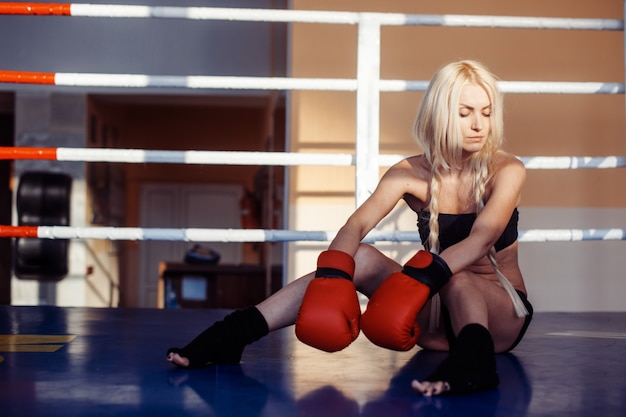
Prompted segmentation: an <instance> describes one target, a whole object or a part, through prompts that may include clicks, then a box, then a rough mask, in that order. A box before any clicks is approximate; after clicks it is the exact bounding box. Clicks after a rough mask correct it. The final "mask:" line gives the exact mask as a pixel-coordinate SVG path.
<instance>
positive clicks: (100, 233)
mask: <svg viewBox="0 0 626 417" xmlns="http://www.w3.org/2000/svg"><path fill="white" fill-rule="evenodd" d="M335 235H336V232H330V231H294V230H263V229H201V228H183V229H172V228H138V227H69V226H38V227H37V237H38V238H41V239H102V240H161V241H185V242H294V241H317V242H329V241H331V240H332V239H333V238H334V237H335ZM589 240H594V241H595V240H626V229H531V230H521V231H520V232H519V241H520V242H577V241H589ZM363 242H366V243H373V242H421V239H420V236H419V233H418V232H417V231H411V232H402V231H392V232H387V231H377V230H374V231H372V232H370V233H369V234H368V235H367V236H366V237H365V238H364V239H363Z"/></svg>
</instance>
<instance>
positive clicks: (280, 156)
mask: <svg viewBox="0 0 626 417" xmlns="http://www.w3.org/2000/svg"><path fill="white" fill-rule="evenodd" d="M44 151H45V152H44ZM55 151H56V152H55ZM42 154H45V155H46V156H45V157H43V156H42ZM407 156H408V155H400V154H381V155H378V164H379V166H391V165H393V164H395V163H397V162H399V161H400V160H402V159H404V158H406V157H407ZM518 158H519V159H520V160H521V161H522V162H523V163H524V165H525V166H526V168H527V169H588V168H595V169H609V168H624V167H626V157H623V156H603V157H595V156H522V157H518ZM0 159H49V160H56V161H64V162H109V163H115V162H118V163H129V164H144V163H161V164H189V165H199V164H203V165H249V166H298V165H317V166H354V165H355V164H356V155H354V154H342V153H334V154H331V153H302V152H257V151H252V152H248V151H172V150H146V149H118V148H3V149H1V148H0Z"/></svg>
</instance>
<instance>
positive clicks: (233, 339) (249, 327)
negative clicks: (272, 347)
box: [167, 307, 269, 368]
mask: <svg viewBox="0 0 626 417" xmlns="http://www.w3.org/2000/svg"><path fill="white" fill-rule="evenodd" d="M268 333H269V329H268V327H267V322H266V321H265V318H264V317H263V315H262V314H261V312H260V311H259V310H257V308H256V307H250V308H248V309H245V310H237V311H235V312H233V313H231V314H229V315H227V316H226V317H224V319H223V320H222V321H218V322H215V323H214V324H213V325H212V326H211V327H209V328H208V329H206V330H205V331H203V332H202V333H200V334H199V335H198V336H197V337H196V338H195V339H193V340H192V341H191V343H189V344H188V345H187V346H185V347H184V348H170V349H168V351H167V355H168V356H169V354H170V353H178V354H179V355H180V356H182V357H185V358H187V359H189V368H199V367H203V366H206V365H208V364H237V363H239V362H240V361H241V355H242V354H243V349H244V348H245V347H246V345H249V344H250V343H252V342H255V341H257V340H259V339H260V338H262V337H263V336H265V335H266V334H268Z"/></svg>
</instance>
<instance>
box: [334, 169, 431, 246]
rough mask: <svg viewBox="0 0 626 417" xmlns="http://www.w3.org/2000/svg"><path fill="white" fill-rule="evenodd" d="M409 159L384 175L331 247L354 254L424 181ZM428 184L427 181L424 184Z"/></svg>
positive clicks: (349, 219) (340, 230)
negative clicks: (419, 178) (420, 179)
mask: <svg viewBox="0 0 626 417" xmlns="http://www.w3.org/2000/svg"><path fill="white" fill-rule="evenodd" d="M416 182H419V180H418V179H417V177H416V175H415V173H414V169H413V167H412V165H411V163H410V162H409V161H408V160H406V159H405V160H402V161H400V162H399V163H397V164H395V165H394V166H392V167H391V168H389V170H387V172H386V173H385V174H384V175H383V177H382V178H381V180H380V182H379V183H378V186H377V187H376V189H375V190H374V192H373V193H372V195H371V196H370V197H369V198H368V199H367V200H366V201H365V202H364V203H363V204H362V205H361V206H360V207H358V208H357V209H356V211H355V212H354V213H353V214H352V215H351V216H350V217H349V218H348V220H347V221H346V223H345V224H344V225H343V226H342V227H341V229H339V232H338V233H337V236H336V237H335V238H334V239H333V241H332V242H331V244H330V246H329V249H334V250H340V251H343V252H346V253H349V254H350V255H354V254H355V253H356V250H357V248H358V246H359V243H360V242H361V240H362V239H363V238H364V237H365V236H366V235H367V234H368V233H369V232H370V231H371V230H372V229H373V228H374V227H376V225H377V224H378V223H379V222H380V221H381V220H382V219H383V218H384V217H385V216H387V215H388V214H389V213H390V212H391V210H392V209H393V208H394V207H395V206H396V204H397V203H398V201H400V200H401V199H402V197H403V196H404V194H406V193H408V192H412V193H415V191H414V190H415V188H416V186H417V187H419V185H420V184H416ZM424 185H425V183H424Z"/></svg>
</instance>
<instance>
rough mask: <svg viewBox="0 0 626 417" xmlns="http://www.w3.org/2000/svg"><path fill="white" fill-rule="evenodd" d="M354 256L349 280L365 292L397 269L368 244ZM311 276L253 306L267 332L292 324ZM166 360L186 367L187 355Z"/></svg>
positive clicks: (289, 285)
mask: <svg viewBox="0 0 626 417" xmlns="http://www.w3.org/2000/svg"><path fill="white" fill-rule="evenodd" d="M354 259H355V264H356V268H355V274H354V280H353V281H354V284H355V286H356V288H357V289H358V290H359V291H361V292H363V293H364V294H366V295H370V294H371V293H372V292H373V291H374V290H375V289H376V288H377V287H378V285H380V282H382V280H384V278H385V277H386V276H388V275H389V274H390V273H391V272H393V271H394V270H399V269H400V265H398V264H397V263H396V262H395V261H393V260H391V259H389V258H387V257H386V256H385V255H383V254H382V253H381V252H380V251H378V250H377V249H375V248H373V247H371V246H369V245H361V246H360V247H359V249H358V250H357V253H356V254H355V256H354ZM314 276H315V274H314V273H309V274H307V275H304V276H303V277H301V278H298V279H297V280H295V281H293V282H291V283H289V284H288V285H286V286H285V287H283V288H281V289H280V290H279V291H277V292H276V293H274V294H272V295H271V296H269V297H268V298H267V299H265V300H264V301H262V302H261V303H259V304H258V305H257V306H256V308H257V309H258V311H259V312H260V313H261V315H262V316H263V318H264V319H265V321H266V322H267V327H268V329H269V331H270V332H271V331H273V330H277V329H281V328H283V327H286V326H290V325H292V324H294V323H295V321H296V318H297V316H298V311H299V309H300V305H301V304H302V299H303V297H304V293H305V291H306V289H307V287H308V285H309V282H311V280H312V279H313V278H314ZM167 359H168V361H170V362H172V363H174V364H176V365H178V366H182V367H187V366H189V360H188V358H186V357H183V356H181V355H180V354H179V353H176V352H170V353H169V354H168V357H167Z"/></svg>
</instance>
